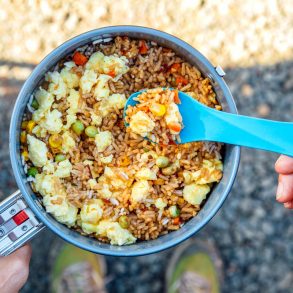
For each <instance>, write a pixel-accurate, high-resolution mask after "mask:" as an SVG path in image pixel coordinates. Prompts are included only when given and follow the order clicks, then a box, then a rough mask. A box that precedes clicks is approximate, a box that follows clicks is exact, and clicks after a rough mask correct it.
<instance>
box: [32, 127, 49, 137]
mask: <svg viewBox="0 0 293 293" xmlns="http://www.w3.org/2000/svg"><path fill="white" fill-rule="evenodd" d="M32 133H33V134H35V135H36V136H37V137H43V138H44V137H46V136H47V130H46V129H45V128H43V127H41V126H40V125H36V126H35V127H34V128H33V130H32Z"/></svg>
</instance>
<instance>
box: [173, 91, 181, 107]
mask: <svg viewBox="0 0 293 293" xmlns="http://www.w3.org/2000/svg"><path fill="white" fill-rule="evenodd" d="M174 94H175V95H174V103H176V104H180V103H181V101H180V99H179V94H178V90H174Z"/></svg>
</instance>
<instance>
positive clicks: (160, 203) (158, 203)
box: [155, 198, 167, 210]
mask: <svg viewBox="0 0 293 293" xmlns="http://www.w3.org/2000/svg"><path fill="white" fill-rule="evenodd" d="M155 206H156V208H157V209H159V210H163V209H164V208H165V207H166V206H167V203H166V202H165V201H164V200H163V199H162V198H157V199H156V201H155Z"/></svg>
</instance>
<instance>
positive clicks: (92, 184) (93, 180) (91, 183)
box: [87, 179, 97, 189]
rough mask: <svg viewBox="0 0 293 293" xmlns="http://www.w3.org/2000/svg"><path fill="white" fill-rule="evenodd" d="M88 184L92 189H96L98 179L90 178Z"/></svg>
mask: <svg viewBox="0 0 293 293" xmlns="http://www.w3.org/2000/svg"><path fill="white" fill-rule="evenodd" d="M87 183H88V186H89V188H90V189H95V188H96V186H97V180H96V179H89V180H88V182H87Z"/></svg>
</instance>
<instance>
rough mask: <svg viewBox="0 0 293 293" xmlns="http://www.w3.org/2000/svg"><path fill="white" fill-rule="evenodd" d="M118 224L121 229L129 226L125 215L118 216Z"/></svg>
mask: <svg viewBox="0 0 293 293" xmlns="http://www.w3.org/2000/svg"><path fill="white" fill-rule="evenodd" d="M119 225H120V226H121V228H123V229H127V228H128V227H129V222H128V218H127V216H121V217H120V218H119Z"/></svg>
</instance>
